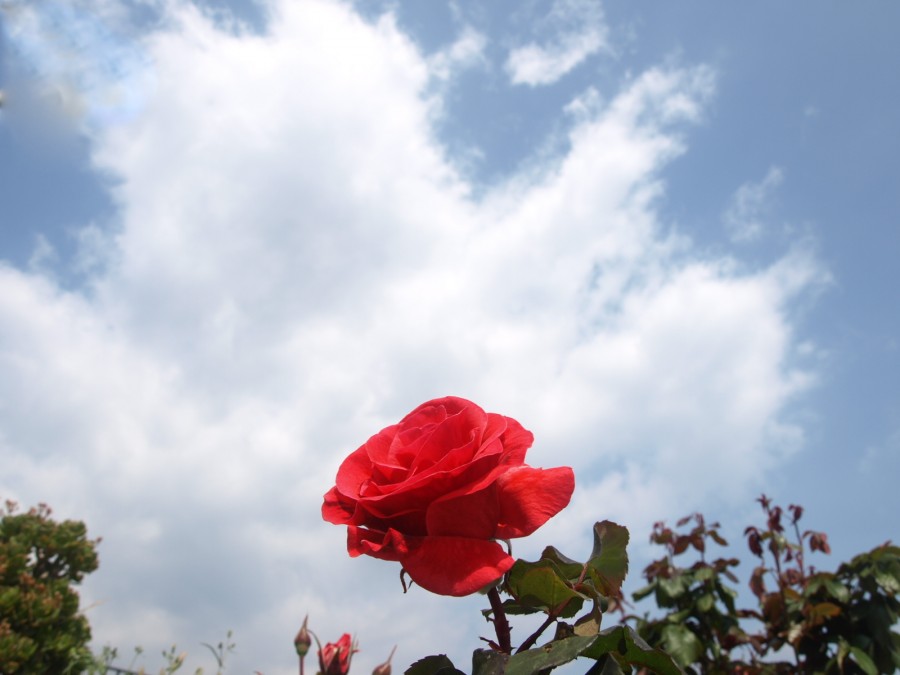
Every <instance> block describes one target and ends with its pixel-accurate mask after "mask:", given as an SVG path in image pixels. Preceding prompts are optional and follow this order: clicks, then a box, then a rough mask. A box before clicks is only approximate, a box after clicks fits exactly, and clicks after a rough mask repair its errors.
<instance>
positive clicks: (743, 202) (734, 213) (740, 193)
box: [723, 166, 784, 243]
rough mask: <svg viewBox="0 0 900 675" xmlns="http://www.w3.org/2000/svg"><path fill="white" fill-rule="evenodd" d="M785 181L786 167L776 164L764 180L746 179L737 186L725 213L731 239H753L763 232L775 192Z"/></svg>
mask: <svg viewBox="0 0 900 675" xmlns="http://www.w3.org/2000/svg"><path fill="white" fill-rule="evenodd" d="M783 182H784V171H782V170H781V169H780V168H779V167H777V166H773V167H771V168H770V169H769V171H768V172H767V173H766V175H765V177H764V178H763V179H762V180H761V181H758V182H750V183H744V184H743V185H741V186H740V187H739V188H738V189H737V191H736V192H735V193H734V196H733V197H732V198H731V202H730V203H729V205H728V208H727V209H726V210H725V213H724V215H723V220H724V222H725V228H726V230H727V231H728V234H729V236H730V237H731V240H732V241H735V242H741V243H744V242H751V241H755V240H757V239H759V238H760V237H761V236H762V235H763V233H764V231H765V224H764V223H765V222H766V220H768V218H769V217H770V216H771V213H770V212H771V208H772V199H773V197H774V193H775V191H776V190H777V189H778V188H779V187H780V186H781V184H782V183H783Z"/></svg>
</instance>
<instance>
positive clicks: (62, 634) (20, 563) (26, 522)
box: [0, 501, 99, 675]
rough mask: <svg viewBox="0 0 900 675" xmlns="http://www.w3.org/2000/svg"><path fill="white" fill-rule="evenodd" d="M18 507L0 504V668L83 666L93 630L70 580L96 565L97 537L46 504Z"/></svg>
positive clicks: (57, 669) (17, 670) (21, 670)
mask: <svg viewBox="0 0 900 675" xmlns="http://www.w3.org/2000/svg"><path fill="white" fill-rule="evenodd" d="M17 511H18V509H17V506H16V504H15V503H14V502H10V501H7V502H6V504H5V507H4V509H3V510H2V511H0V672H3V673H8V674H10V675H12V674H13V673H65V672H81V670H82V669H83V668H84V667H85V666H86V665H87V664H89V663H90V661H91V658H92V657H91V654H90V651H89V650H88V648H87V643H88V642H89V641H90V638H91V631H90V626H89V624H88V621H87V619H86V618H85V617H84V616H83V615H82V614H81V613H80V612H79V597H78V593H77V592H76V591H75V590H74V588H73V585H75V584H78V583H80V582H81V581H82V579H83V578H84V576H85V575H86V574H89V573H91V572H93V571H94V570H96V569H97V565H98V560H97V553H96V545H97V543H98V541H99V540H90V539H88V538H87V528H86V527H85V525H84V523H82V522H78V521H72V520H66V521H63V522H57V521H55V520H53V519H52V518H51V517H50V516H51V510H50V508H49V507H47V506H46V505H44V504H41V505H39V506H37V507H34V508H32V509H29V510H28V511H27V512H25V513H18V512H17Z"/></svg>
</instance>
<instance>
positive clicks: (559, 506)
mask: <svg viewBox="0 0 900 675" xmlns="http://www.w3.org/2000/svg"><path fill="white" fill-rule="evenodd" d="M496 485H497V502H498V504H499V505H500V517H499V519H498V520H497V523H498V525H497V532H496V535H495V536H496V537H497V538H498V539H512V538H514V537H527V536H528V535H529V534H531V533H532V532H534V531H535V530H536V529H538V528H539V527H540V526H541V525H543V524H544V523H546V522H547V521H548V520H550V519H551V518H552V517H553V516H555V515H556V514H557V513H559V512H560V511H562V510H563V509H564V508H566V506H568V504H569V500H570V499H571V498H572V492H573V491H574V490H575V474H574V472H573V471H572V469H570V468H569V467H567V466H561V467H558V468H555V469H533V468H531V467H530V466H522V467H517V468H514V469H510V470H509V471H507V472H506V473H504V474H503V475H502V476H500V478H498V479H497V483H496Z"/></svg>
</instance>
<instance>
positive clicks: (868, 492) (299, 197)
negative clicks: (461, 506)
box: [0, 0, 900, 674]
mask: <svg viewBox="0 0 900 675" xmlns="http://www.w3.org/2000/svg"><path fill="white" fill-rule="evenodd" d="M0 21H2V30H0V90H2V92H3V101H2V103H3V105H2V107H0V209H2V211H0V496H2V498H4V499H14V500H18V501H19V502H20V503H21V504H22V505H23V506H27V505H31V504H36V503H38V502H46V503H49V504H50V505H51V506H52V507H53V508H54V509H55V513H56V514H57V515H58V516H59V517H60V518H76V519H79V520H84V521H85V522H86V523H87V524H88V527H89V530H90V533H91V534H92V536H99V537H102V543H101V544H100V546H99V554H100V569H99V570H98V571H97V572H96V573H94V574H93V575H92V576H91V577H90V578H89V579H88V580H87V581H86V583H85V584H84V586H83V588H82V600H83V604H84V605H85V606H86V607H87V610H86V611H87V615H88V617H89V619H90V621H91V624H92V627H93V632H94V638H95V644H96V645H97V646H101V645H104V644H110V645H114V646H117V647H118V648H119V649H120V651H121V652H122V653H125V654H127V653H129V652H130V649H131V647H132V646H134V645H141V646H143V647H144V649H145V651H146V653H147V656H146V658H145V660H144V661H143V662H141V663H143V664H144V665H146V666H148V667H151V668H152V667H154V666H156V667H159V665H158V664H159V661H158V660H156V661H154V657H155V655H156V654H158V653H159V651H160V650H161V649H164V648H166V647H167V646H169V645H171V644H172V643H178V645H179V647H180V648H182V649H184V650H186V651H187V652H189V660H188V663H189V664H190V665H192V666H195V665H203V666H205V667H209V666H210V665H211V663H210V655H209V654H208V653H206V649H205V648H203V647H202V646H200V642H211V643H215V642H217V641H219V640H221V639H222V638H223V637H224V635H225V632H226V631H228V630H231V631H233V634H234V641H235V643H236V645H237V647H236V651H235V653H234V654H233V655H232V656H231V657H230V660H229V662H228V664H229V669H228V670H229V672H236V673H244V672H253V671H254V670H258V671H261V672H264V673H267V674H273V673H274V674H278V673H289V672H294V668H295V662H294V658H295V656H294V653H293V646H292V644H291V640H292V638H293V635H294V634H295V633H296V631H297V629H298V628H299V625H300V622H301V621H302V619H303V616H304V615H306V614H307V613H309V615H310V622H311V626H312V627H313V628H314V629H315V630H317V632H318V633H319V635H320V636H321V637H322V638H323V639H325V640H331V639H336V638H337V637H338V636H339V635H340V634H341V633H343V632H345V631H346V632H350V633H353V634H355V635H356V636H357V638H358V640H359V642H360V645H361V648H362V651H361V652H360V654H359V655H358V656H357V661H356V663H357V664H358V665H357V666H356V667H355V668H354V670H357V669H358V670H359V672H366V669H367V668H368V669H371V667H373V666H374V665H375V664H377V663H379V662H380V661H381V660H383V659H384V658H385V656H386V655H387V653H388V652H389V651H390V649H391V647H392V646H393V645H394V644H397V645H398V651H397V655H396V657H395V667H397V668H405V667H406V665H408V664H409V663H411V662H412V661H414V660H415V659H417V658H420V657H421V656H424V655H426V654H429V653H437V652H445V653H448V654H450V655H451V657H452V658H454V660H456V661H457V662H458V665H464V664H466V663H467V662H468V658H469V656H468V655H469V654H470V653H471V650H472V649H474V648H476V647H478V645H479V642H478V636H480V635H487V634H488V632H489V630H488V629H489V627H488V626H487V624H485V623H484V621H483V619H482V618H481V617H480V614H479V611H480V610H481V609H482V608H483V607H485V606H486V602H485V599H484V598H483V597H479V596H473V597H468V598H462V599H456V598H453V599H451V598H442V597H438V596H433V595H430V594H429V593H427V592H425V591H423V590H421V589H415V588H414V589H412V590H411V591H410V592H409V593H407V594H405V595H404V594H403V593H402V591H401V588H400V584H399V580H398V572H399V570H398V569H397V566H396V565H394V564H391V563H386V562H382V561H377V560H374V559H369V558H360V559H353V560H351V559H349V558H348V557H347V555H346V549H345V536H346V535H345V532H344V531H343V530H342V528H339V527H335V526H333V525H330V524H328V523H325V522H323V521H322V520H321V516H320V506H321V501H322V495H323V494H324V493H325V492H326V491H327V490H328V489H329V488H330V487H331V486H332V485H333V483H334V475H335V472H336V470H337V467H338V465H339V464H340V462H341V460H342V459H343V458H344V457H345V456H346V455H347V454H349V453H350V452H352V451H353V450H354V449H356V448H357V447H358V446H359V445H360V444H362V443H363V442H364V441H365V440H366V439H367V438H368V437H369V436H371V435H372V434H374V433H375V432H377V431H378V430H380V429H381V428H383V427H384V426H387V425H388V424H392V423H394V422H396V421H398V420H399V419H400V418H401V417H402V416H403V415H405V414H406V413H407V412H409V411H410V410H411V409H413V408H414V407H415V406H417V405H418V404H419V403H421V402H423V401H425V400H428V399H430V398H434V397H437V396H444V395H457V396H463V397H465V398H469V399H471V400H473V401H475V402H476V403H478V404H479V405H481V406H482V407H483V408H485V409H486V410H489V411H492V412H498V413H501V414H504V415H507V416H510V417H514V418H516V419H517V420H519V421H520V422H521V423H522V424H523V425H524V426H525V427H526V428H528V429H530V430H531V431H532V432H533V433H534V435H535V439H536V440H535V445H534V447H533V448H532V450H531V451H530V452H529V455H528V462H529V463H530V464H531V465H532V466H545V467H549V466H559V465H567V466H571V467H573V468H574V470H575V475H576V491H575V494H574V497H573V500H572V503H571V504H570V506H569V507H568V508H567V509H566V510H565V511H564V512H563V513H562V514H560V515H559V516H557V517H556V518H555V519H554V520H552V521H551V522H550V523H548V524H547V525H546V526H545V527H544V528H542V529H540V530H539V531H538V532H537V533H535V534H534V535H532V536H531V537H529V538H528V539H525V540H521V541H516V542H515V543H514V553H515V554H517V555H521V556H523V557H529V556H531V557H532V558H533V557H534V556H535V555H536V554H537V553H539V551H540V550H541V549H542V548H543V547H544V546H545V545H548V544H553V545H556V546H557V547H558V548H559V549H561V550H562V551H564V552H565V553H566V554H567V555H570V556H571V557H574V558H578V557H585V556H586V555H587V554H588V552H589V548H590V543H591V539H590V528H591V525H592V524H593V523H594V522H595V521H597V520H602V519H607V518H608V519H611V520H615V521H617V522H620V523H622V524H625V525H627V526H628V527H629V529H630V530H631V533H632V545H631V547H630V553H631V559H632V564H631V572H630V575H629V583H630V584H631V586H630V587H631V588H634V587H637V586H638V585H639V584H640V574H639V572H640V569H641V568H642V567H643V566H644V565H645V564H646V563H647V562H648V561H649V556H651V555H653V554H654V553H655V552H654V551H653V550H651V549H650V548H649V546H648V544H647V537H648V536H649V532H650V527H651V525H652V523H653V522H654V521H656V520H661V519H668V520H670V521H672V520H675V519H676V518H678V517H680V516H682V515H686V514H688V513H691V512H694V511H697V510H700V511H702V512H704V513H706V514H707V515H708V516H710V517H712V518H715V519H717V520H719V521H721V523H722V526H723V532H724V533H726V534H727V535H728V538H729V539H730V540H731V541H732V545H733V549H734V551H735V552H737V551H740V550H742V549H743V547H744V544H743V542H742V540H741V533H742V531H743V527H745V526H746V525H748V524H750V523H751V522H758V521H759V511H758V505H757V504H755V503H754V499H755V498H756V497H757V496H758V495H759V494H761V493H763V492H765V493H766V494H768V495H769V496H771V497H773V498H774V499H775V500H776V501H777V502H779V503H781V504H783V505H785V506H786V505H787V504H789V503H799V504H802V505H803V506H804V507H805V508H806V515H805V517H804V521H803V522H804V524H805V525H806V526H808V527H810V528H812V529H818V530H825V531H826V532H827V533H828V534H829V537H830V542H831V544H832V548H833V554H832V556H830V557H821V556H820V559H819V560H818V561H816V564H817V565H818V566H819V567H821V568H825V569H829V568H833V567H834V566H836V565H837V564H838V563H839V562H840V561H842V560H846V559H848V558H849V557H851V556H852V555H854V554H856V553H859V552H862V551H864V550H868V549H870V548H872V547H874V546H876V545H878V544H880V543H882V542H884V541H885V540H887V539H894V540H896V539H897V538H898V532H897V525H896V514H897V513H898V512H900V493H898V491H897V490H896V489H895V488H896V480H897V476H898V475H900V391H898V384H897V383H898V382H900V315H898V298H897V290H896V289H897V288H900V265H897V262H896V261H897V260H898V258H900V222H898V218H900V189H898V185H900V166H898V163H900V159H898V158H900V79H898V78H897V77H896V71H897V67H898V65H900V43H898V41H897V40H896V30H895V27H896V26H897V24H898V21H900V6H898V5H896V4H894V3H879V4H876V3H871V4H867V5H865V6H856V5H855V6H853V7H850V6H849V5H844V4H840V3H836V2H824V3H823V2H813V1H812V0H802V1H798V2H793V3H776V2H766V3H762V4H759V3H756V4H753V5H752V6H751V5H750V4H748V3H745V4H733V3H714V2H698V1H691V0H689V1H687V2H683V3H678V4H666V5H653V6H650V5H646V6H645V5H639V6H636V5H635V4H634V3H628V2H624V1H622V0H608V1H606V2H598V1H597V0H555V1H553V0H541V1H537V0H528V1H526V2H521V3H515V4H510V3H475V2H467V1H463V0H458V1H445V0H436V1H435V2H429V3H422V2H416V1H414V0H393V1H381V0H368V1H364V0H359V1H358V2H346V1H345V2H339V1H337V0H258V1H256V2H250V1H249V0H231V1H230V2H225V1H224V0H193V1H192V0H65V1H63V0H36V1H32V2H24V1H22V0H4V1H3V2H0ZM749 567H750V563H749V562H746V563H745V570H744V575H745V578H746V576H747V574H748V573H749ZM641 608H642V606H641V605H638V606H637V609H641ZM423 627H426V628H425V629H423Z"/></svg>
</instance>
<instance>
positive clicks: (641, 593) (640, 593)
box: [631, 581, 656, 602]
mask: <svg viewBox="0 0 900 675" xmlns="http://www.w3.org/2000/svg"><path fill="white" fill-rule="evenodd" d="M654 590H656V582H655V581H654V582H653V583H652V584H648V585H647V586H644V587H643V588H639V589H638V590H636V591H635V592H634V593H632V594H631V598H632V599H633V600H634V601H635V602H637V601H638V600H643V599H644V598H646V597H647V596H648V595H650V594H651V593H652V592H653V591H654Z"/></svg>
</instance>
